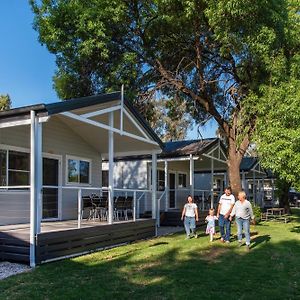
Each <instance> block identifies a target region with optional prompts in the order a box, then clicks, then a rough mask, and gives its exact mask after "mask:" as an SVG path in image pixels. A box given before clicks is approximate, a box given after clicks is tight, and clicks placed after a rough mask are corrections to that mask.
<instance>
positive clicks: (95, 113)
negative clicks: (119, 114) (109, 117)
mask: <svg viewBox="0 0 300 300" xmlns="http://www.w3.org/2000/svg"><path fill="white" fill-rule="evenodd" d="M120 109H121V105H117V106H112V107H108V108H104V109H101V110H97V111H92V112H89V113H86V114H82V115H80V117H83V118H87V119H88V118H92V117H96V116H101V115H104V114H107V113H110V112H113V111H116V110H120Z"/></svg>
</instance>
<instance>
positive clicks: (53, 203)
mask: <svg viewBox="0 0 300 300" xmlns="http://www.w3.org/2000/svg"><path fill="white" fill-rule="evenodd" d="M58 178H59V160H58V159H54V158H46V157H44V158H43V186H49V187H48V188H47V187H46V188H43V219H44V220H45V219H58ZM50 186H51V187H50Z"/></svg>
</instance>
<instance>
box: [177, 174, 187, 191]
mask: <svg viewBox="0 0 300 300" xmlns="http://www.w3.org/2000/svg"><path fill="white" fill-rule="evenodd" d="M178 187H179V188H186V174H184V173H179V174H178Z"/></svg>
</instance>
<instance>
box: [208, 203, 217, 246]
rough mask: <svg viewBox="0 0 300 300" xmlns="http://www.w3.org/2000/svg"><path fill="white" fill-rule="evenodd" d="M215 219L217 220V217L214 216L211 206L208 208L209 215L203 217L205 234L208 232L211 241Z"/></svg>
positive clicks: (214, 230) (214, 231)
mask: <svg viewBox="0 0 300 300" xmlns="http://www.w3.org/2000/svg"><path fill="white" fill-rule="evenodd" d="M216 220H218V218H217V217H216V216H215V210H214V209H213V208H211V209H210V210H209V215H208V216H207V217H206V218H205V222H206V223H207V226H206V234H209V237H210V241H211V242H212V241H213V239H214V234H215V233H216V229H215V221H216Z"/></svg>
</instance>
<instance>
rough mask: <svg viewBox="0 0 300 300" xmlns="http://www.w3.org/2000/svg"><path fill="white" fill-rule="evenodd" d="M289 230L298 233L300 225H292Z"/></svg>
mask: <svg viewBox="0 0 300 300" xmlns="http://www.w3.org/2000/svg"><path fill="white" fill-rule="evenodd" d="M291 232H296V233H300V226H294V227H293V228H292V229H291Z"/></svg>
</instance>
